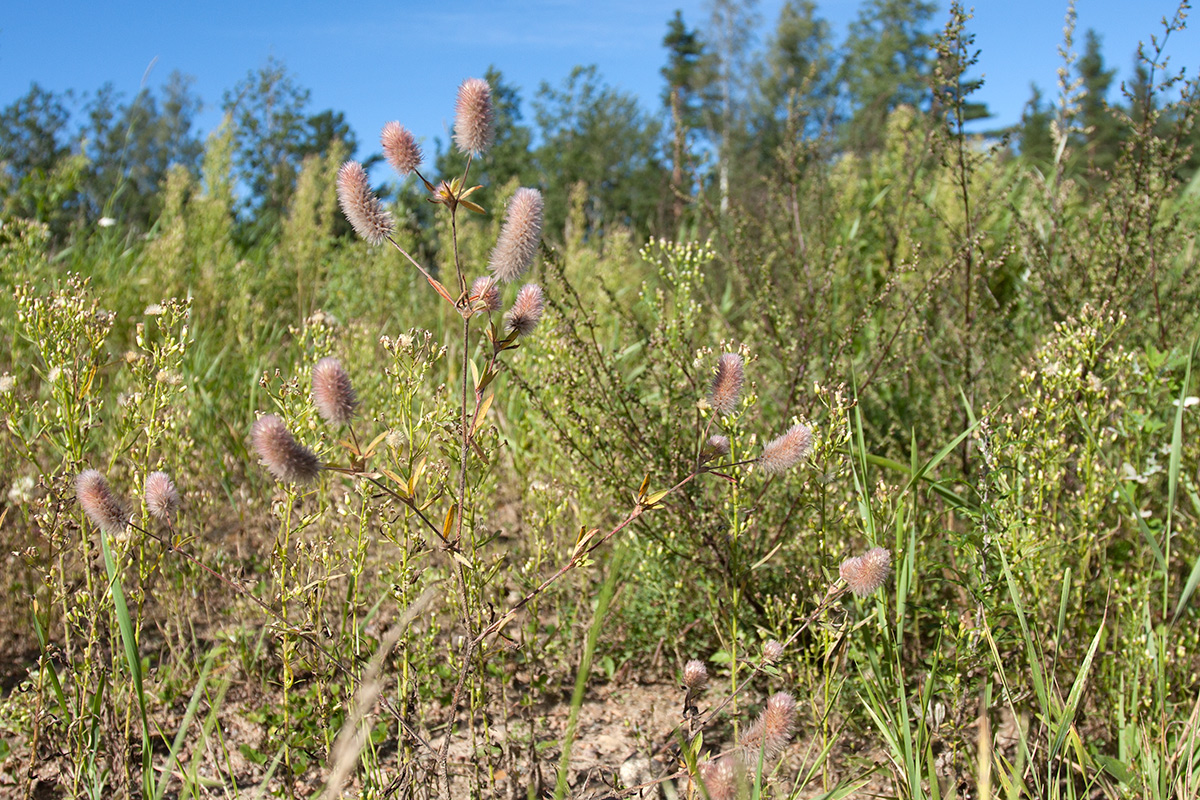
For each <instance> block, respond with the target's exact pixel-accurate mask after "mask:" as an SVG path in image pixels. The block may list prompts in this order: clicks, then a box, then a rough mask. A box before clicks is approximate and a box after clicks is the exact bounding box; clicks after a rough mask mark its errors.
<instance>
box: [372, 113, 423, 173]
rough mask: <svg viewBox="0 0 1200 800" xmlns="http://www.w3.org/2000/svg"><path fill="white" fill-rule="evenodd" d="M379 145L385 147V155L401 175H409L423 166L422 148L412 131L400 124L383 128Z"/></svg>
mask: <svg viewBox="0 0 1200 800" xmlns="http://www.w3.org/2000/svg"><path fill="white" fill-rule="evenodd" d="M379 143H380V144H381V145H383V154H384V155H385V156H387V161H388V163H389V164H391V165H392V169H394V170H396V172H398V173H399V174H401V175H407V174H408V173H410V172H412V171H413V170H414V169H416V168H417V167H419V166H421V146H420V145H419V144H417V139H416V137H415V136H413V135H412V131H410V130H409V129H408V128H406V127H404V126H403V125H401V124H400V123H399V122H389V123H388V124H386V125H384V126H383V132H382V133H380V134H379Z"/></svg>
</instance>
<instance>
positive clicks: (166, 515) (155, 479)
mask: <svg viewBox="0 0 1200 800" xmlns="http://www.w3.org/2000/svg"><path fill="white" fill-rule="evenodd" d="M146 509H147V510H148V511H149V512H150V516H152V517H154V518H155V519H156V520H159V521H160V522H170V521H171V520H172V519H173V518H174V516H175V512H176V511H178V510H179V490H178V489H176V488H175V484H174V482H172V481H171V478H170V476H169V475H167V473H165V472H151V473H150V474H149V475H147V476H146Z"/></svg>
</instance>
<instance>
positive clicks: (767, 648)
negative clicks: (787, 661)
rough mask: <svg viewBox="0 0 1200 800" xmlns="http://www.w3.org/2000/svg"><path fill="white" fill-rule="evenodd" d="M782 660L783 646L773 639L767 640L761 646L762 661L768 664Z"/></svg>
mask: <svg viewBox="0 0 1200 800" xmlns="http://www.w3.org/2000/svg"><path fill="white" fill-rule="evenodd" d="M781 658H783V645H782V644H780V643H779V642H777V641H775V640H774V639H771V640H769V641H768V642H767V643H766V644H764V645H763V661H766V662H767V663H768V664H771V663H774V662H776V661H778V660H779V659H781Z"/></svg>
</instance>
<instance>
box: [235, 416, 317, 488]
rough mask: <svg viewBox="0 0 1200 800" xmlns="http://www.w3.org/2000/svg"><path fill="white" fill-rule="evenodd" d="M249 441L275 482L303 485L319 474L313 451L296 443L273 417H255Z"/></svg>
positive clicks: (285, 428)
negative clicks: (256, 418)
mask: <svg viewBox="0 0 1200 800" xmlns="http://www.w3.org/2000/svg"><path fill="white" fill-rule="evenodd" d="M250 438H251V441H252V442H253V444H254V449H255V451H256V452H257V453H258V456H259V458H261V459H262V461H263V463H264V464H266V466H267V469H269V470H270V471H271V474H272V475H274V476H275V478H276V480H279V481H283V482H284V483H305V482H308V481H311V480H313V479H315V478H316V477H317V475H318V473H320V471H321V462H320V461H318V460H317V457H316V456H315V455H313V452H312V451H311V450H309V449H308V448H307V447H304V446H303V445H301V444H300V443H299V442H297V441H296V437H294V436H292V433H291V431H289V430H288V429H287V426H286V425H284V424H283V420H281V419H280V418H279V417H277V416H275V415H274V414H267V415H265V416H262V417H259V418H258V420H256V421H255V423H254V428H253V429H252V430H251V432H250Z"/></svg>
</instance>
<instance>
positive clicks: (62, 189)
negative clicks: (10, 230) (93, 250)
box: [0, 83, 87, 242]
mask: <svg viewBox="0 0 1200 800" xmlns="http://www.w3.org/2000/svg"><path fill="white" fill-rule="evenodd" d="M71 99H72V95H71V94H70V93H68V94H66V95H57V94H55V93H54V92H51V91H49V90H47V89H43V88H42V87H41V86H39V85H38V84H36V83H34V84H32V85H31V86H30V88H29V91H28V92H27V93H26V94H25V95H24V96H22V97H20V98H18V99H17V100H16V101H15V102H13V103H12V104H11V105H9V106H8V107H7V108H5V109H4V110H3V111H0V212H3V214H4V215H5V216H15V217H26V218H29V219H36V220H38V221H39V222H44V223H46V224H47V225H49V226H50V232H51V236H52V238H53V240H54V241H55V242H61V241H63V240H64V239H65V238H66V236H67V233H68V231H69V229H70V226H71V224H72V222H73V221H74V220H76V219H77V218H78V216H79V212H80V203H79V194H78V187H79V183H80V181H81V179H82V176H83V171H84V169H85V167H86V166H87V163H86V160H85V159H83V158H82V157H80V156H78V155H72V153H71V145H70V137H69V131H68V125H69V123H70V119H71V114H70V111H68V109H67V103H68V102H69V101H70V100H71Z"/></svg>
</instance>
